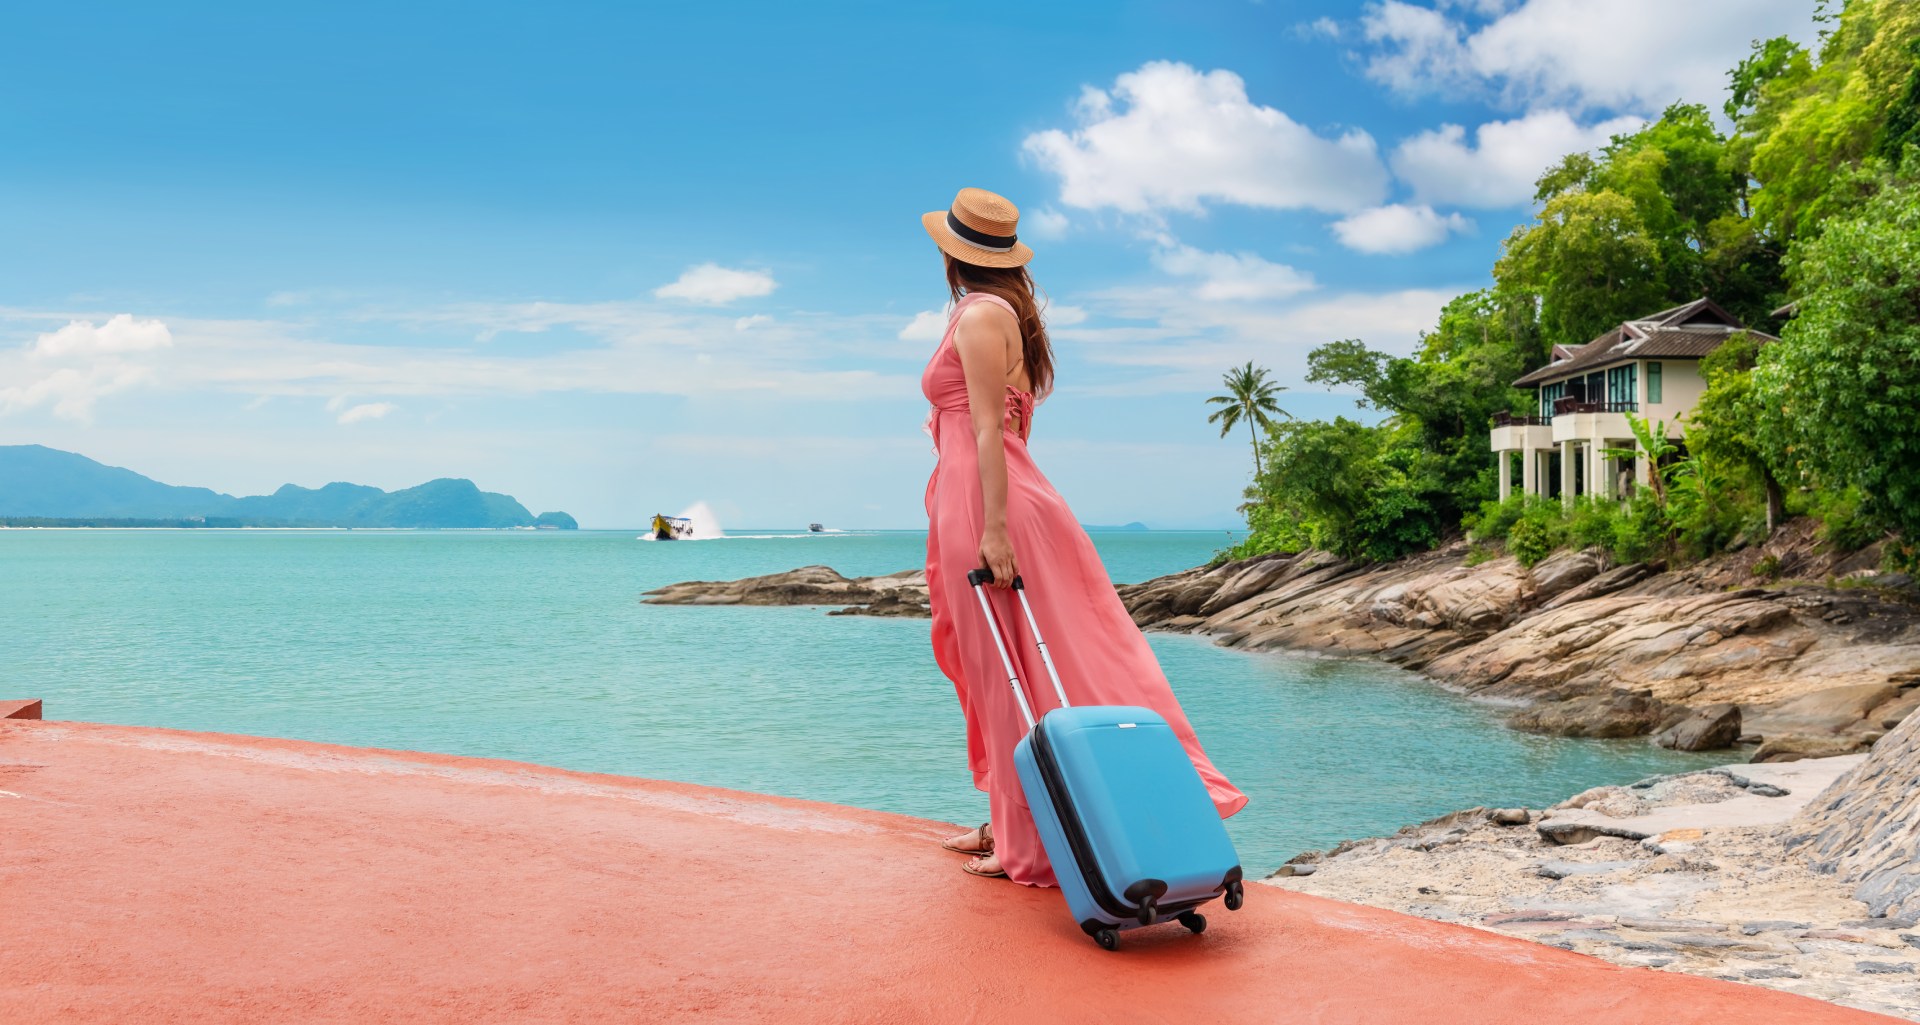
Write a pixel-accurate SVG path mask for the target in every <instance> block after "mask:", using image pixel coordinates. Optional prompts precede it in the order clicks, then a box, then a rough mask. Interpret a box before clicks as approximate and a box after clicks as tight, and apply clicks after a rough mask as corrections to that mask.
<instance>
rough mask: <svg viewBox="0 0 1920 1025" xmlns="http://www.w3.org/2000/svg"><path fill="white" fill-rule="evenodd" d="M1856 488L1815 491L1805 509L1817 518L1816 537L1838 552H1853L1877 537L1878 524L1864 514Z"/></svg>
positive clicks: (1861, 501) (1880, 531)
mask: <svg viewBox="0 0 1920 1025" xmlns="http://www.w3.org/2000/svg"><path fill="white" fill-rule="evenodd" d="M1865 506H1866V502H1865V501H1864V500H1863V496H1862V495H1861V494H1860V489H1859V488H1856V487H1847V488H1842V489H1840V490H1839V491H1832V492H1823V493H1816V494H1815V495H1814V496H1813V499H1812V501H1811V502H1810V503H1809V505H1808V510H1807V511H1808V512H1810V513H1812V514H1813V516H1814V517H1815V518H1816V519H1818V520H1819V521H1820V540H1821V541H1823V542H1825V543H1826V544H1828V545H1831V546H1832V547H1833V548H1834V549H1836V550H1838V551H1842V552H1857V551H1859V550H1860V549H1862V548H1865V547H1866V546H1868V545H1870V544H1872V543H1874V542H1875V541H1877V540H1879V538H1880V535H1881V534H1882V533H1883V531H1882V530H1881V527H1880V524H1879V523H1877V522H1876V521H1875V520H1874V518H1873V517H1872V516H1870V515H1868V514H1867V512H1866V509H1865Z"/></svg>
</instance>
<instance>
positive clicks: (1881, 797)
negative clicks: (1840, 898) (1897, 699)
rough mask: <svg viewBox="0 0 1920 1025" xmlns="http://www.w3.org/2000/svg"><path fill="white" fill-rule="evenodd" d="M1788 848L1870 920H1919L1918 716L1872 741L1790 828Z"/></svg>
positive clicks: (1919, 727)
mask: <svg viewBox="0 0 1920 1025" xmlns="http://www.w3.org/2000/svg"><path fill="white" fill-rule="evenodd" d="M1791 829H1792V837H1791V840H1790V844H1791V846H1792V847H1793V849H1794V850H1795V851H1796V852H1797V853H1799V854H1800V855H1801V856H1803V857H1805V858H1806V859H1807V860H1808V861H1809V862H1810V863H1811V864H1812V865H1813V867H1814V868H1815V869H1816V870H1818V871H1821V872H1827V873H1832V874H1835V875H1837V876H1839V877H1840V879H1841V880H1842V881H1844V882H1846V883H1849V884H1851V885H1852V886H1853V892H1854V896H1856V897H1858V898H1859V899H1860V900H1861V901H1863V902H1864V903H1865V904H1866V905H1867V907H1868V909H1869V910H1870V912H1871V913H1872V914H1873V915H1874V916H1875V917H1885V918H1903V919H1911V918H1913V917H1915V916H1920V716H1910V717H1908V719H1907V720H1906V721H1905V722H1903V723H1901V724H1900V725H1899V726H1898V727H1895V729H1894V730H1893V732H1891V733H1889V734H1887V735H1886V736H1885V737H1884V738H1882V739H1881V740H1880V742H1879V743H1877V744H1875V745H1874V747H1873V750H1872V751H1871V752H1870V753H1869V754H1868V755H1867V756H1866V759H1865V760H1864V761H1862V762H1861V763H1860V764H1859V765H1858V766H1855V767H1854V768H1853V769H1852V770H1851V771H1849V772H1848V773H1847V774H1846V775H1844V776H1841V777H1840V778H1839V779H1837V780H1835V781H1834V783H1833V785H1832V786H1830V787H1828V788H1827V789H1826V790H1824V791H1822V792H1821V793H1820V794H1819V795H1818V796H1817V797H1815V798H1814V799H1813V800H1812V801H1811V802H1810V803H1809V804H1808V805H1807V807H1806V809H1805V810H1804V811H1803V812H1801V814H1800V815H1799V817H1797V818H1796V819H1795V820H1794V821H1793V823H1792V827H1791Z"/></svg>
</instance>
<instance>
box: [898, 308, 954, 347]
mask: <svg viewBox="0 0 1920 1025" xmlns="http://www.w3.org/2000/svg"><path fill="white" fill-rule="evenodd" d="M946 333H947V314H946V313H945V311H942V310H921V311H920V312H919V313H916V314H914V315H913V319H912V320H910V321H908V322H907V326H906V327H903V328H901V329H900V336H899V337H900V340H901V341H903V342H937V341H939V340H940V339H941V337H942V336H943V335H945V334H946Z"/></svg>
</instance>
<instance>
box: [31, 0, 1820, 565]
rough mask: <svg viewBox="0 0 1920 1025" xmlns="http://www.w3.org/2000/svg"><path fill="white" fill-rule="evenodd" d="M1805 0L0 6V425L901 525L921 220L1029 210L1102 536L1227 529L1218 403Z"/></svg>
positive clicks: (151, 448)
mask: <svg viewBox="0 0 1920 1025" xmlns="http://www.w3.org/2000/svg"><path fill="white" fill-rule="evenodd" d="M1813 13H1814V3H1813V0H1688V2H1687V3H1684V4H1678V3H1672V2H1656V0H1380V2H1366V3H1334V2H1314V0H1303V2H1292V3H1289V2H1281V0H1267V2H1265V3H1252V2H1218V3H1214V2H1206V0H1179V2H1122V3H1084V4H1075V3H1050V4H1032V3H991V2H974V3H967V4H957V3H939V2H934V3H920V4H894V3H826V2H822V3H815V4H804V5H802V4H791V3H748V2H717V3H707V4H674V5H667V4H634V3H604V4H597V3H570V4H564V5H563V4H546V5H529V4H507V3H484V2H463V3H457V4H456V3H408V4H395V3H378V4H362V3H351V2H340V3H332V4H325V5H301V6H299V7H296V6H294V5H276V4H239V3H232V4H213V3H194V2H187V0H176V2H171V3H168V4H134V3H126V4H100V3H86V2H73V3H61V4H39V5H29V6H25V7H18V8H16V9H14V10H12V11H11V12H10V13H9V14H8V28H7V31H6V32H5V33H4V34H0V241H3V242H4V244H0V444H44V445H49V446H52V447H55V448H61V449H67V450H71V451H77V452H80V453H83V454H85V455H88V456H91V457H93V458H95V459H99V460H100V461H102V462H106V463H109V464H113V465H120V466H126V467H129V468H132V469H135V470H138V471H140V472H142V473H145V474H147V475H148V476H151V477H155V478H157V479H160V480H163V481H166V482H168V483H174V484H191V485H197V486H205V487H212V488H215V489H217V490H221V491H225V492H228V493H232V494H258V493H264V492H268V491H271V490H273V489H274V488H276V487H278V486H280V485H281V484H283V483H288V482H292V483H296V484H301V485H306V486H319V485H321V484H325V483H327V482H329V481H335V480H348V481H353V482H356V483H364V484H373V485H377V486H380V487H384V488H388V489H393V488H399V487H406V486H410V485H413V484H418V483H420V482H422V481H425V480H428V479H432V478H435V477H467V478H470V479H472V480H474V481H475V482H476V483H478V484H479V485H480V486H481V487H482V488H485V489H488V490H493V491H503V492H506V493H509V494H512V495H514V496H516V497H518V498H519V499H520V500H521V501H522V502H523V503H524V504H526V505H527V506H528V507H529V508H531V509H532V510H534V511H535V512H539V511H544V510H548V509H562V510H566V511H568V512H571V513H573V514H574V515H576V516H577V517H578V518H579V519H580V521H581V523H582V525H583V526H586V527H608V528H612V527H632V526H637V525H639V524H642V523H644V522H645V521H646V519H647V518H648V517H649V516H651V514H652V513H654V512H656V511H658V512H668V513H672V512H677V511H679V510H681V509H683V508H685V507H687V506H688V505H690V504H692V503H693V502H695V501H704V502H707V503H708V504H709V505H710V506H711V507H712V508H713V509H714V510H715V511H716V512H717V514H718V515H719V518H720V519H721V521H722V522H723V523H725V524H727V525H730V526H761V527H771V526H790V525H798V524H804V523H807V522H810V521H819V522H825V523H828V524H829V525H833V526H840V527H848V528H863V527H864V528H914V527H921V526H924V524H925V515H924V512H923V510H922V504H921V503H922V496H923V494H924V488H925V482H926V478H927V475H928V473H929V472H930V470H931V469H932V465H933V457H932V454H931V453H930V451H929V441H928V439H927V437H926V435H924V434H923V433H922V432H921V424H922V421H923V420H924V417H925V412H926V402H925V399H924V398H923V397H922V396H921V394H920V389H919V375H920V371H921V369H922V368H923V366H924V365H925V363H926V360H927V358H928V357H929V356H930V355H931V354H932V352H933V350H934V348H935V346H936V345H937V344H938V342H939V336H940V329H941V327H942V326H943V325H944V319H945V314H944V307H945V302H946V294H945V282H944V280H943V278H942V276H941V268H940V261H939V257H938V254H937V252H936V251H935V249H934V248H933V245H932V243H931V242H930V241H929V240H928V238H927V236H926V234H925V233H924V231H923V230H922V228H921V226H920V223H919V216H920V214H921V213H923V212H925V211H928V210H937V209H941V208H943V207H946V206H947V205H948V204H949V203H950V202H951V201H952V198H953V194H954V193H955V192H956V191H957V190H958V189H959V188H961V187H963V186H978V187H982V188H987V189H991V190H993V191H996V192H1000V193H1002V194H1004V195H1006V196H1007V197H1009V198H1010V199H1012V200H1013V201H1014V202H1016V203H1017V204H1019V206H1020V208H1021V211H1022V217H1021V225H1020V235H1021V238H1022V239H1023V240H1024V241H1027V242H1029V243H1030V244H1031V245H1032V246H1033V248H1034V249H1035V251H1036V253H1037V255H1036V256H1035V258H1034V260H1033V263H1032V264H1031V268H1030V269H1031V270H1032V271H1033V273H1034V276H1035V278H1036V279H1037V281H1038V282H1039V285H1040V287H1041V289H1042V290H1043V292H1044V293H1045V297H1046V301H1047V302H1048V320H1049V331H1050V333H1051V335H1052V337H1053V342H1054V346H1055V350H1056V358H1057V373H1058V387H1057V390H1056V391H1055V393H1054V394H1053V395H1052V396H1051V397H1050V398H1049V399H1048V400H1047V402H1046V403H1045V404H1044V406H1043V407H1042V408H1041V410H1040V412H1039V413H1038V415H1037V416H1036V418H1035V427H1034V438H1033V441H1032V443H1031V450H1032V452H1033V454H1034V457H1035V459H1036V460H1037V461H1038V462H1039V464H1040V466H1041V467H1042V469H1043V471H1044V472H1046V474H1047V475H1048V477H1049V478H1050V479H1051V480H1052V481H1053V482H1054V484H1055V486H1056V487H1057V488H1058V489H1059V490H1060V491H1061V493H1062V494H1063V495H1064V496H1065V497H1066V498H1067V500H1068V502H1069V503H1070V504H1071V505H1072V506H1073V507H1074V509H1075V511H1076V513H1077V514H1078V515H1079V517H1080V519H1081V520H1082V521H1083V522H1087V523H1096V524H1104V523H1125V522H1129V521H1143V522H1145V523H1147V524H1149V525H1151V526H1154V527H1164V528H1180V527H1208V528H1212V527H1230V526H1235V525H1237V524H1238V523H1239V517H1238V516H1237V514H1236V513H1235V511H1234V510H1235V507H1236V506H1237V505H1238V504H1239V503H1240V501H1241V492H1242V489H1243V488H1244V487H1245V485H1246V483H1247V479H1248V477H1249V474H1250V470H1251V462H1252V455H1251V452H1250V450H1249V446H1248V439H1247V437H1246V435H1245V433H1244V431H1242V432H1241V433H1237V434H1235V435H1233V436H1231V437H1228V438H1224V439H1223V438H1221V437H1220V436H1219V431H1218V428H1217V427H1215V426H1213V425H1210V424H1208V423H1207V422H1206V417H1207V414H1208V412H1209V411H1210V409H1211V407H1209V406H1207V405H1206V404H1205V399H1206V397H1207V396H1209V395H1213V394H1217V393H1218V392H1219V391H1220V388H1219V383H1220V377H1221V375H1222V373H1223V372H1225V371H1226V370H1227V369H1228V368H1230V367H1232V366H1235V365H1238V364H1240V363H1243V362H1246V361H1248V360H1251V361H1253V362H1254V363H1256V364H1258V365H1261V366H1264V367H1267V368H1269V369H1270V370H1271V371H1272V373H1273V375H1274V377H1275V379H1276V380H1278V381H1279V382H1281V383H1282V384H1284V385H1286V386H1287V389H1288V390H1287V391H1285V392H1282V393H1281V404H1282V406H1283V407H1284V408H1285V409H1287V410H1288V411H1289V412H1291V413H1292V414H1294V415H1296V416H1302V417H1316V416H1331V415H1335V414H1341V413H1349V414H1351V413H1355V412H1356V410H1355V405H1354V402H1353V396H1351V395H1341V394H1334V393H1330V392H1328V391H1327V390H1325V389H1323V388H1321V387H1319V386H1315V385H1309V384H1307V383H1305V382H1304V381H1303V380H1302V379H1301V378H1302V375H1303V373H1304V370H1305V362H1306V354H1307V352H1308V351H1309V350H1311V349H1312V348H1313V347H1314V346H1316V345H1319V344H1322V343H1325V342H1328V341H1333V340H1335V339H1340V338H1360V339H1363V340H1364V341H1366V342H1367V343H1368V344H1369V345H1371V346H1373V347H1374V348H1378V349H1384V350H1387V351H1392V352H1399V353H1404V352H1408V351H1410V350H1411V349H1412V347H1413V346H1414V345H1415V343H1416V342H1417V340H1418V338H1419V335H1420V332H1421V331H1422V330H1423V329H1428V328H1431V326H1432V325H1433V323H1434V321H1435V318H1436V315H1437V313H1438V311H1439V309H1440V307H1441V306H1442V305H1443V304H1444V303H1445V302H1446V301H1447V300H1448V299H1449V298H1451V297H1453V296H1455V295H1458V294H1459V293H1461V292H1463V291H1467V290H1470V289H1474V288H1479V287H1483V286H1485V285H1486V284H1487V283H1488V282H1489V271H1490V268H1491V267H1492V264H1493V262H1494V260H1495V259H1496V258H1497V257H1498V255H1499V252H1500V244H1501V242H1502V241H1503V240H1504V239H1505V238H1506V237H1507V235H1508V234H1509V233H1510V232H1511V231H1512V230H1513V228H1514V227H1515V226H1516V225H1519V224H1522V223H1525V222H1526V221H1527V220H1528V219H1529V217H1530V215H1531V209H1532V207H1531V197H1532V193H1533V180H1534V179H1535V178H1536V177H1537V176H1538V175H1539V173H1540V172H1541V171H1542V170H1544V169H1545V168H1546V167H1547V166H1548V165H1549V164H1551V163H1554V162H1556V161H1557V160H1558V159H1559V158H1560V157H1561V156H1562V155H1563V154H1565V153H1568V152H1573V151H1577V150H1586V149H1592V148H1594V147H1597V146H1600V145H1603V144H1604V143H1605V142H1606V140H1607V138H1608V137H1609V136H1610V135H1611V134H1613V133H1615V132H1620V131H1628V130H1631V129H1632V128H1633V127H1634V126H1635V125H1637V124H1638V123H1639V122H1640V120H1641V119H1643V118H1646V117H1649V116H1657V115H1658V113H1659V111H1660V110H1661V109H1663V108H1664V107H1665V106H1666V105H1668V104H1669V103H1672V102H1674V101H1677V100H1685V101H1689V102H1700V103H1706V104H1708V105H1709V106H1710V107H1711V108H1713V109H1715V110H1717V109H1718V108H1719V105H1720V103H1721V101H1722V99H1723V98H1724V92H1725V83H1726V72H1727V69H1729V68H1731V67H1732V66H1733V65H1734V64H1735V63H1736V62H1737V61H1738V60H1739V59H1740V58H1741V57H1742V56H1744V55H1745V53H1746V52H1747V50H1748V47H1749V44H1750V41H1751V40H1754V39H1758V38H1767V37H1770V36H1775V35H1789V36H1792V37H1794V38H1796V39H1798V40H1801V41H1802V42H1807V41H1811V40H1812V39H1813V38H1815V30H1816V28H1817V26H1816V25H1815V23H1814V21H1813Z"/></svg>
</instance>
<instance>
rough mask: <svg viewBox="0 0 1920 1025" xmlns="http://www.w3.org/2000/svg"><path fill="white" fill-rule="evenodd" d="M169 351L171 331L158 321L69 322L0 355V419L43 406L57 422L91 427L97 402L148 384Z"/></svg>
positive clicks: (119, 318) (114, 318)
mask: <svg viewBox="0 0 1920 1025" xmlns="http://www.w3.org/2000/svg"><path fill="white" fill-rule="evenodd" d="M172 346H173V333H172V331H171V330H169V329H168V327H167V325H166V324H165V323H162V322H161V321H158V320H136V319H134V317H133V316H132V315H131V314H126V313H121V314H115V315H113V316H110V317H106V318H104V319H103V320H102V321H101V322H100V323H99V324H98V325H96V324H94V322H93V321H92V320H86V319H78V318H70V319H69V320H68V322H67V324H66V326H65V327H61V328H59V329H57V330H53V331H47V332H44V333H41V334H39V335H37V336H36V337H35V338H34V340H33V341H32V342H30V343H27V344H26V345H23V346H21V347H19V348H16V349H13V350H11V351H8V350H0V414H6V413H18V412H23V411H25V410H29V409H34V408H37V407H40V406H48V407H50V408H51V409H52V411H53V415H54V416H56V417H58V418H60V419H62V420H71V421H74V422H76V423H90V422H91V421H92V419H93V410H94V406H95V404H96V403H98V402H99V400H100V399H102V398H105V397H106V396H108V395H112V394H115V393H117V392H123V391H127V390H129V389H131V388H134V387H137V386H140V385H144V384H147V383H149V382H151V381H152V380H153V379H154V377H155V363H154V359H155V357H157V356H158V354H159V353H160V352H161V350H165V349H169V348H171V347H172Z"/></svg>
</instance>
